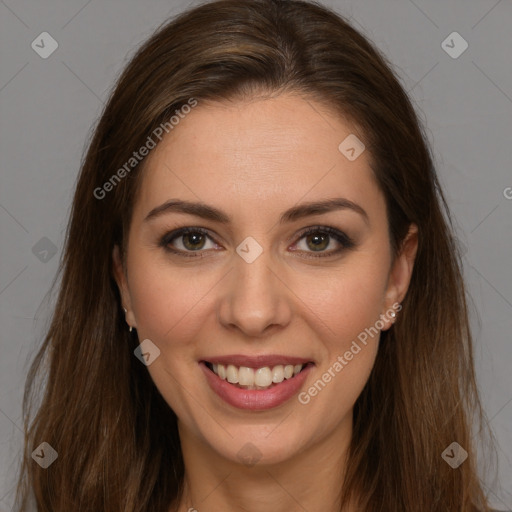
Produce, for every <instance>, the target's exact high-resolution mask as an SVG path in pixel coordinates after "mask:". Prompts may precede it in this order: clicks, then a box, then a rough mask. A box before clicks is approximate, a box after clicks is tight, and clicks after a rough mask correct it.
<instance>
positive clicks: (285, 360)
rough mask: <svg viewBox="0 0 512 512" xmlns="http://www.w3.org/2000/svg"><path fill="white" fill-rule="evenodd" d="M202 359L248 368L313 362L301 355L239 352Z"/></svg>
mask: <svg viewBox="0 0 512 512" xmlns="http://www.w3.org/2000/svg"><path fill="white" fill-rule="evenodd" d="M203 361H207V362H208V363H214V364H224V365H227V364H234V365H235V366H247V367H248V368H264V367H265V366H268V367H269V368H272V367H273V366H277V365H278V364H282V365H287V364H293V365H296V364H306V363H311V362H313V361H312V360H311V359H304V358H302V357H292V356H283V355H280V354H274V355H267V356H244V355H240V354H233V355H228V356H218V357H215V356H212V357H205V358H204V359H203Z"/></svg>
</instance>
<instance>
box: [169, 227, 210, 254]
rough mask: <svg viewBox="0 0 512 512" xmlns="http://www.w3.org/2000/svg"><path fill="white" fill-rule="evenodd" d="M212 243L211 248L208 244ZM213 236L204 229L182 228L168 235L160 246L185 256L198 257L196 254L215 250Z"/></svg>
mask: <svg viewBox="0 0 512 512" xmlns="http://www.w3.org/2000/svg"><path fill="white" fill-rule="evenodd" d="M208 243H210V246H208V245H207V244H208ZM215 245H216V244H215V243H214V241H213V240H212V238H211V236H210V235H209V234H208V232H207V231H205V230H204V229H202V228H192V227H190V228H188V227H187V228H181V229H178V230H176V231H172V232H171V233H167V234H166V235H165V236H164V237H163V238H162V239H161V240H160V246H162V247H163V248H164V249H165V250H167V251H169V252H172V253H176V254H182V255H184V256H196V255H195V254H192V253H194V252H197V253H201V251H203V249H204V251H203V252H206V250H207V249H213V248H215ZM187 253H188V254H187Z"/></svg>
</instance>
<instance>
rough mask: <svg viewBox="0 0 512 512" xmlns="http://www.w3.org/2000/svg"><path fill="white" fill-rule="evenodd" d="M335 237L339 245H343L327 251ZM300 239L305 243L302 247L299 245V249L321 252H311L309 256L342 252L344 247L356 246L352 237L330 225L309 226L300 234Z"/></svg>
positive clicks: (323, 255) (322, 255)
mask: <svg viewBox="0 0 512 512" xmlns="http://www.w3.org/2000/svg"><path fill="white" fill-rule="evenodd" d="M333 239H334V240H335V241H336V243H337V244H338V245H341V247H338V248H337V249H334V250H330V251H325V249H326V248H328V247H329V246H330V245H332V243H331V242H332V241H333ZM300 241H301V242H303V243H302V247H299V250H301V251H304V252H307V253H311V252H313V253H315V252H317V253H320V254H309V255H308V256H307V257H327V256H332V255H334V254H338V253H340V252H341V251H343V250H344V249H351V248H352V247H354V246H355V244H354V242H353V241H352V239H351V238H350V237H349V236H347V235H346V234H345V233H342V232H341V231H338V230H337V229H334V228H331V227H328V226H314V227H311V228H308V229H307V230H306V231H304V232H302V234H301V235H300ZM299 245H301V244H299ZM294 250H295V249H294Z"/></svg>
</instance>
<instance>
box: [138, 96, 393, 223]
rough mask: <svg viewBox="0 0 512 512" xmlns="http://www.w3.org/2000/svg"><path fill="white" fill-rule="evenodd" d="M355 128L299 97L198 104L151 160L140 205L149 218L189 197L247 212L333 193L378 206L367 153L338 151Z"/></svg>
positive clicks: (145, 171) (145, 176)
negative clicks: (149, 213) (154, 210)
mask: <svg viewBox="0 0 512 512" xmlns="http://www.w3.org/2000/svg"><path fill="white" fill-rule="evenodd" d="M354 131H355V130H354V127H353V126H351V125H350V123H349V122H348V121H346V120H343V118H342V117H341V116H340V115H337V114H336V113H334V112H329V111H328V110H327V109H326V108H325V107H322V106H321V105H319V104H317V103H315V102H314V101H313V100H308V99H304V98H302V97H299V96H295V95H281V96H278V97H275V98H270V99H254V100H251V101H240V102H235V103H204V104H201V102H199V103H198V105H197V106H196V107H195V108H194V109H192V111H191V112H190V113H188V114H187V115H186V116H184V117H183V119H181V120H180V122H179V124H178V125H177V126H175V127H174V129H173V130H172V131H170V133H169V134H167V135H166V136H165V137H164V138H163V140H162V141H161V142H160V143H159V144H158V145H157V147H156V148H155V149H154V150H152V152H151V153H150V154H149V155H148V157H147V160H146V162H145V166H144V176H143V179H142V184H141V189H140V195H139V200H138V208H139V209H140V210H142V211H141V214H144V211H146V212H147V210H149V209H150V208H153V207H154V206H155V205H156V204H159V203H162V202H165V201H166V200H168V199H169V198H170V197H182V198H184V199H190V200H201V201H203V202H205V203H210V204H215V205H218V206H222V207H223V209H226V208H229V207H230V206H233V207H234V206H235V205H237V207H238V210H241V209H242V210H243V209H244V208H245V210H247V212H248V213H250V212H251V211H254V208H257V209H258V210H261V209H262V208H266V207H268V208H269V209H274V208H276V207H278V208H277V210H279V211H281V210H282V209H284V208H285V205H289V204H294V203H296V202H298V201H300V200H301V199H302V198H303V199H304V200H308V201H311V200H316V199H319V198H325V197H333V196H334V195H342V196H343V197H347V198H348V199H350V200H353V201H357V202H365V203H369V204H373V205H374V206H375V207H376V208H378V207H379V206H383V204H384V203H383V198H382V197H381V194H380V191H379V190H378V187H377V185H376V182H375V179H374V176H373V171H372V170H371V168H370V164H369V162H370V157H369V155H368V154H367V153H368V152H367V151H363V152H362V153H361V155H360V156H359V157H358V158H356V159H355V160H353V161H351V160H349V159H348V158H347V157H346V156H345V154H344V153H343V152H342V151H340V149H339V146H340V143H342V141H344V140H345V139H346V138H347V137H349V136H353V133H354ZM349 140H351V139H349ZM136 209H137V208H136ZM277 210H276V211H277ZM243 213H244V212H243V211H241V212H240V214H241V215H243Z"/></svg>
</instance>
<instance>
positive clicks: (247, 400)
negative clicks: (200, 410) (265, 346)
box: [199, 358, 314, 411]
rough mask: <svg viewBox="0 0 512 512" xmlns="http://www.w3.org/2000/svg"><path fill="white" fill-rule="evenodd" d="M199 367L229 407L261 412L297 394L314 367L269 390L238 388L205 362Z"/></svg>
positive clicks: (311, 366)
mask: <svg viewBox="0 0 512 512" xmlns="http://www.w3.org/2000/svg"><path fill="white" fill-rule="evenodd" d="M288 360H290V358H288ZM230 361H231V362H233V359H230ZM281 361H282V359H281ZM211 362H213V361H211ZM221 364H223V363H221ZM258 364H259V363H258ZM290 364H291V363H290ZM296 364H301V363H296ZM199 366H200V367H201V370H203V373H204V374H205V376H206V380H207V381H208V384H209V385H210V387H211V388H212V390H213V391H215V393H217V395H218V396H219V397H220V398H222V399H223V400H224V401H225V402H227V403H228V404H229V405H232V406H233V407H237V408H238V409H248V410H252V411H258V410H259V411H261V410H266V409H271V408H273V407H277V406H278V405H281V404H283V403H284V402H286V401H287V400H289V399H290V398H291V397H292V396H294V395H295V394H297V392H298V391H299V389H300V388H301V386H302V385H303V384H304V381H305V380H306V378H307V376H308V374H309V372H310V371H311V368H313V366H314V365H308V366H306V367H305V368H304V369H303V370H302V371H301V372H300V373H298V374H297V375H295V376H294V377H292V378H291V379H285V380H284V381H283V382H281V383H280V384H277V385H275V386H273V387H271V388H268V389H242V388H238V387H236V386H233V385H232V384H230V383H229V382H227V381H225V380H223V379H221V378H220V377H219V376H218V375H216V374H215V373H214V372H212V371H211V370H210V369H209V368H208V367H207V366H206V364H205V363H204V361H201V362H200V363H199ZM242 366H243V365H242ZM264 366H265V365H264ZM266 366H270V365H266ZM249 367H250V366H249ZM256 368H261V366H256Z"/></svg>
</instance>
